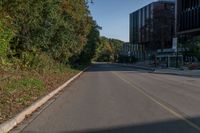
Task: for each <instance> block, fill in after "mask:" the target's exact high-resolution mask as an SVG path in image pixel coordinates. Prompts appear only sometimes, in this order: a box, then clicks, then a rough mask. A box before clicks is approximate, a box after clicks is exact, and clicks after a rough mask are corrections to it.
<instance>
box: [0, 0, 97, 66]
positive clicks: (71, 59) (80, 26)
mask: <svg viewBox="0 0 200 133" xmlns="http://www.w3.org/2000/svg"><path fill="white" fill-rule="evenodd" d="M0 7H1V8H0V31H1V32H0V44H1V45H0V56H1V61H0V63H1V64H4V65H5V63H11V64H12V63H14V62H11V61H16V59H17V60H18V59H19V60H18V61H20V62H21V65H23V66H24V67H37V65H39V60H41V59H42V58H41V56H44V54H45V56H49V57H50V58H52V59H54V60H55V61H56V62H59V63H63V64H69V65H73V64H74V63H75V62H76V63H77V61H80V59H81V60H82V62H81V63H89V62H90V60H91V58H92V54H94V52H93V51H95V48H96V45H97V43H98V37H99V31H98V26H97V24H96V23H95V21H94V20H93V19H92V17H91V16H90V12H89V10H88V7H87V3H86V2H85V1H83V0H76V1H73V0H42V1H41V0H29V1H27V0H17V1H16V0H1V2H0ZM86 53H91V54H86ZM8 59H9V60H8ZM83 59H84V61H83ZM17 64H20V63H17ZM17 64H15V65H17ZM20 67H21V66H20Z"/></svg>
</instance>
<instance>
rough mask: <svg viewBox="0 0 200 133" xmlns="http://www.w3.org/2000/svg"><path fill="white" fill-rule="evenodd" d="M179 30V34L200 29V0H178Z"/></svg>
mask: <svg viewBox="0 0 200 133" xmlns="http://www.w3.org/2000/svg"><path fill="white" fill-rule="evenodd" d="M177 31H178V33H179V34H187V33H191V32H199V31H200V0H177Z"/></svg>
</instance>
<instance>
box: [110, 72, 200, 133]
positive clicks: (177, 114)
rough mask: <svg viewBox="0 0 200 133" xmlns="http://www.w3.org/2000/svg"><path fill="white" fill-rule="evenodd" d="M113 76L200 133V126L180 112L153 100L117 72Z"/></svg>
mask: <svg viewBox="0 0 200 133" xmlns="http://www.w3.org/2000/svg"><path fill="white" fill-rule="evenodd" d="M112 73H113V74H115V75H116V76H117V77H118V78H120V79H121V80H122V81H124V82H125V83H127V84H128V85H130V86H131V87H133V88H135V89H136V90H137V91H139V92H140V93H142V94H143V95H144V96H146V97H147V98H149V99H150V100H151V101H153V102H154V103H156V104H158V105H160V106H161V107H162V108H164V109H165V110H167V111H168V112H170V113H171V114H173V115H174V116H176V117H178V118H180V119H181V120H183V121H185V122H186V123H187V124H188V125H190V126H192V127H193V128H195V129H196V130H198V131H199V132H200V126H198V125H197V124H195V123H193V122H192V121H190V120H188V119H187V118H185V117H184V116H183V115H181V114H179V113H178V112H176V111H175V110H173V109H171V108H169V107H168V106H166V105H165V104H163V103H161V102H159V101H158V100H156V99H155V98H153V97H152V96H151V95H149V94H148V93H146V92H145V91H144V90H142V89H140V88H138V87H137V86H135V85H133V84H132V83H130V82H129V81H128V80H126V79H124V78H123V77H122V76H120V75H119V74H118V73H116V72H112Z"/></svg>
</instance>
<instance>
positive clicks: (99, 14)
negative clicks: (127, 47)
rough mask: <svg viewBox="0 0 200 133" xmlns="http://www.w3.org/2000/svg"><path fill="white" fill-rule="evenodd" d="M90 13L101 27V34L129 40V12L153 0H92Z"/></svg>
mask: <svg viewBox="0 0 200 133" xmlns="http://www.w3.org/2000/svg"><path fill="white" fill-rule="evenodd" d="M93 1H94V3H93V4H89V8H90V11H91V15H92V16H93V18H94V20H96V21H97V24H98V25H99V26H101V27H102V30H101V31H100V33H101V36H106V37H108V38H115V39H120V40H122V41H125V42H128V41H129V14H130V13H132V12H133V11H135V10H137V9H139V8H141V7H143V6H145V5H147V4H150V3H151V2H153V1H155V0H93Z"/></svg>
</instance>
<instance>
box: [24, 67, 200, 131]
mask: <svg viewBox="0 0 200 133" xmlns="http://www.w3.org/2000/svg"><path fill="white" fill-rule="evenodd" d="M21 132H23V133H200V78H192V77H183V76H173V75H159V74H153V73H149V72H148V71H145V70H138V69H133V68H126V67H120V66H118V65H112V64H95V65H93V66H92V67H91V68H90V69H89V70H88V71H87V72H85V73H84V74H83V75H82V76H81V77H80V78H79V79H78V80H76V81H75V82H73V83H72V84H71V85H70V86H69V87H66V89H65V91H64V92H62V94H61V95H60V96H59V97H58V98H57V99H56V100H55V101H54V102H53V103H51V104H50V105H49V106H48V107H46V108H45V109H44V110H43V111H42V112H41V113H40V114H39V115H38V116H37V117H36V118H34V119H33V120H32V121H31V123H29V124H27V125H26V127H25V128H24V129H23V130H22V131H21Z"/></svg>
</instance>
